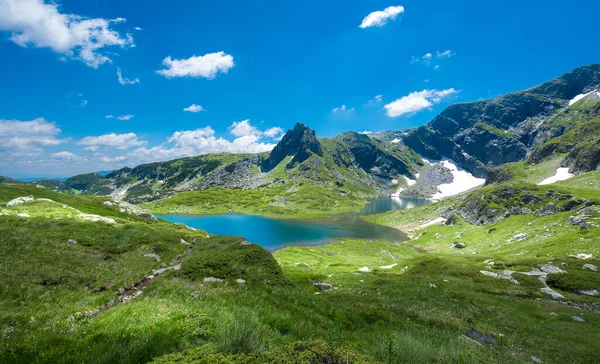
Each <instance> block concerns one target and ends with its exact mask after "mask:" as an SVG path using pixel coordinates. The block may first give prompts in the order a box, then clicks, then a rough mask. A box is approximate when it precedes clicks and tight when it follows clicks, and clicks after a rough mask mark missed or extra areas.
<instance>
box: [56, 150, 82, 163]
mask: <svg viewBox="0 0 600 364" xmlns="http://www.w3.org/2000/svg"><path fill="white" fill-rule="evenodd" d="M50 159H54V160H60V161H64V162H70V163H81V162H85V161H86V159H85V158H82V157H80V156H78V155H76V154H73V153H71V152H67V151H63V152H58V153H54V154H52V155H50Z"/></svg>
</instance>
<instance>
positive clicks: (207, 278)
mask: <svg viewBox="0 0 600 364" xmlns="http://www.w3.org/2000/svg"><path fill="white" fill-rule="evenodd" d="M203 282H204V283H209V282H223V280H222V279H221V278H217V277H204V280H203Z"/></svg>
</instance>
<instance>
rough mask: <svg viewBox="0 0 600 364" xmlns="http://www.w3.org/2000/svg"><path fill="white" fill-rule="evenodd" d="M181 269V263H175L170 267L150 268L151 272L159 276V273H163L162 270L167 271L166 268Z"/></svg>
mask: <svg viewBox="0 0 600 364" xmlns="http://www.w3.org/2000/svg"><path fill="white" fill-rule="evenodd" d="M180 269H181V264H177V265H174V266H172V267H166V268H160V269H153V270H152V274H153V275H155V276H159V275H161V274H163V273H164V272H166V271H168V270H180Z"/></svg>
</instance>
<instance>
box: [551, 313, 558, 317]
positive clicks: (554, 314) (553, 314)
mask: <svg viewBox="0 0 600 364" xmlns="http://www.w3.org/2000/svg"><path fill="white" fill-rule="evenodd" d="M550 316H558V314H557V313H556V312H550Z"/></svg>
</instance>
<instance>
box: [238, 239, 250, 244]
mask: <svg viewBox="0 0 600 364" xmlns="http://www.w3.org/2000/svg"><path fill="white" fill-rule="evenodd" d="M240 245H252V243H251V242H249V241H248V240H244V241H242V242H241V243H240Z"/></svg>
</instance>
